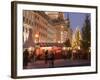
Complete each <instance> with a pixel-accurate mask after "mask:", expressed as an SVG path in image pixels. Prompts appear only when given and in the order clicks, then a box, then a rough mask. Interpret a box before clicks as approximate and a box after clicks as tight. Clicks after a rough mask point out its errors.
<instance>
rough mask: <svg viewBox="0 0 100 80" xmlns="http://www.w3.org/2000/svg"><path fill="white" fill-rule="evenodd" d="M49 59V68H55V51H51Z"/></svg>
mask: <svg viewBox="0 0 100 80" xmlns="http://www.w3.org/2000/svg"><path fill="white" fill-rule="evenodd" d="M48 57H49V67H54V53H53V51H50V53H49V56H48Z"/></svg>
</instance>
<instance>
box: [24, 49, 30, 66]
mask: <svg viewBox="0 0 100 80" xmlns="http://www.w3.org/2000/svg"><path fill="white" fill-rule="evenodd" d="M28 57H29V52H28V50H27V49H26V50H25V51H24V52H23V66H24V67H26V66H27V65H28V62H29V59H28Z"/></svg>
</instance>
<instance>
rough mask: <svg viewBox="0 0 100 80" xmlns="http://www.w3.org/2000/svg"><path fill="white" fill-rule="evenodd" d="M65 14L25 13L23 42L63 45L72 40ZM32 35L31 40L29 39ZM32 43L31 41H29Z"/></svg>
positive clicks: (25, 11)
mask: <svg viewBox="0 0 100 80" xmlns="http://www.w3.org/2000/svg"><path fill="white" fill-rule="evenodd" d="M67 24H68V23H67V21H66V20H65V19H64V13H63V12H42V11H31V10H24V11H23V41H24V43H25V42H26V41H27V40H28V39H31V41H33V43H63V42H65V41H66V39H67V38H70V36H71V35H70V34H69V33H70V32H69V29H68V26H66V25H67ZM30 30H31V31H32V33H31V36H30V37H31V38H28V37H29V35H30ZM29 41H30V40H29Z"/></svg>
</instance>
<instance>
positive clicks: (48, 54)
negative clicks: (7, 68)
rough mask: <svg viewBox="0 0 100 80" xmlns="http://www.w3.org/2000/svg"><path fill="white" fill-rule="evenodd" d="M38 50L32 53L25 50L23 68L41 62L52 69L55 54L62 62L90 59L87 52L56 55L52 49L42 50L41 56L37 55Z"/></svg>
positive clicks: (70, 51) (73, 51)
mask: <svg viewBox="0 0 100 80" xmlns="http://www.w3.org/2000/svg"><path fill="white" fill-rule="evenodd" d="M39 50H40V49H34V50H33V51H28V49H25V50H24V52H23V66H27V65H28V63H29V62H32V63H35V62H36V61H37V60H43V61H44V63H45V64H49V67H54V62H55V60H56V59H57V58H56V56H57V54H59V55H60V56H61V58H60V59H64V60H66V59H72V60H75V59H88V58H89V57H90V53H89V52H84V51H82V50H61V52H60V53H56V51H54V50H53V49H50V50H49V49H48V50H42V51H41V53H42V54H39ZM41 57H42V58H41Z"/></svg>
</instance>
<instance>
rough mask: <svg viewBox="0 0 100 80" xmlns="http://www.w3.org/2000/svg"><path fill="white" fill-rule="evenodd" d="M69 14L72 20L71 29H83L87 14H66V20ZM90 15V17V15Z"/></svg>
mask: <svg viewBox="0 0 100 80" xmlns="http://www.w3.org/2000/svg"><path fill="white" fill-rule="evenodd" d="M68 14H69V19H70V27H71V28H72V30H75V29H76V27H77V26H78V27H79V28H80V29H81V28H82V27H83V24H84V20H85V18H86V17H85V16H86V14H87V13H74V12H65V13H64V17H65V19H66V18H67V16H68ZM88 15H89V16H90V14H89V13H88Z"/></svg>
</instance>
